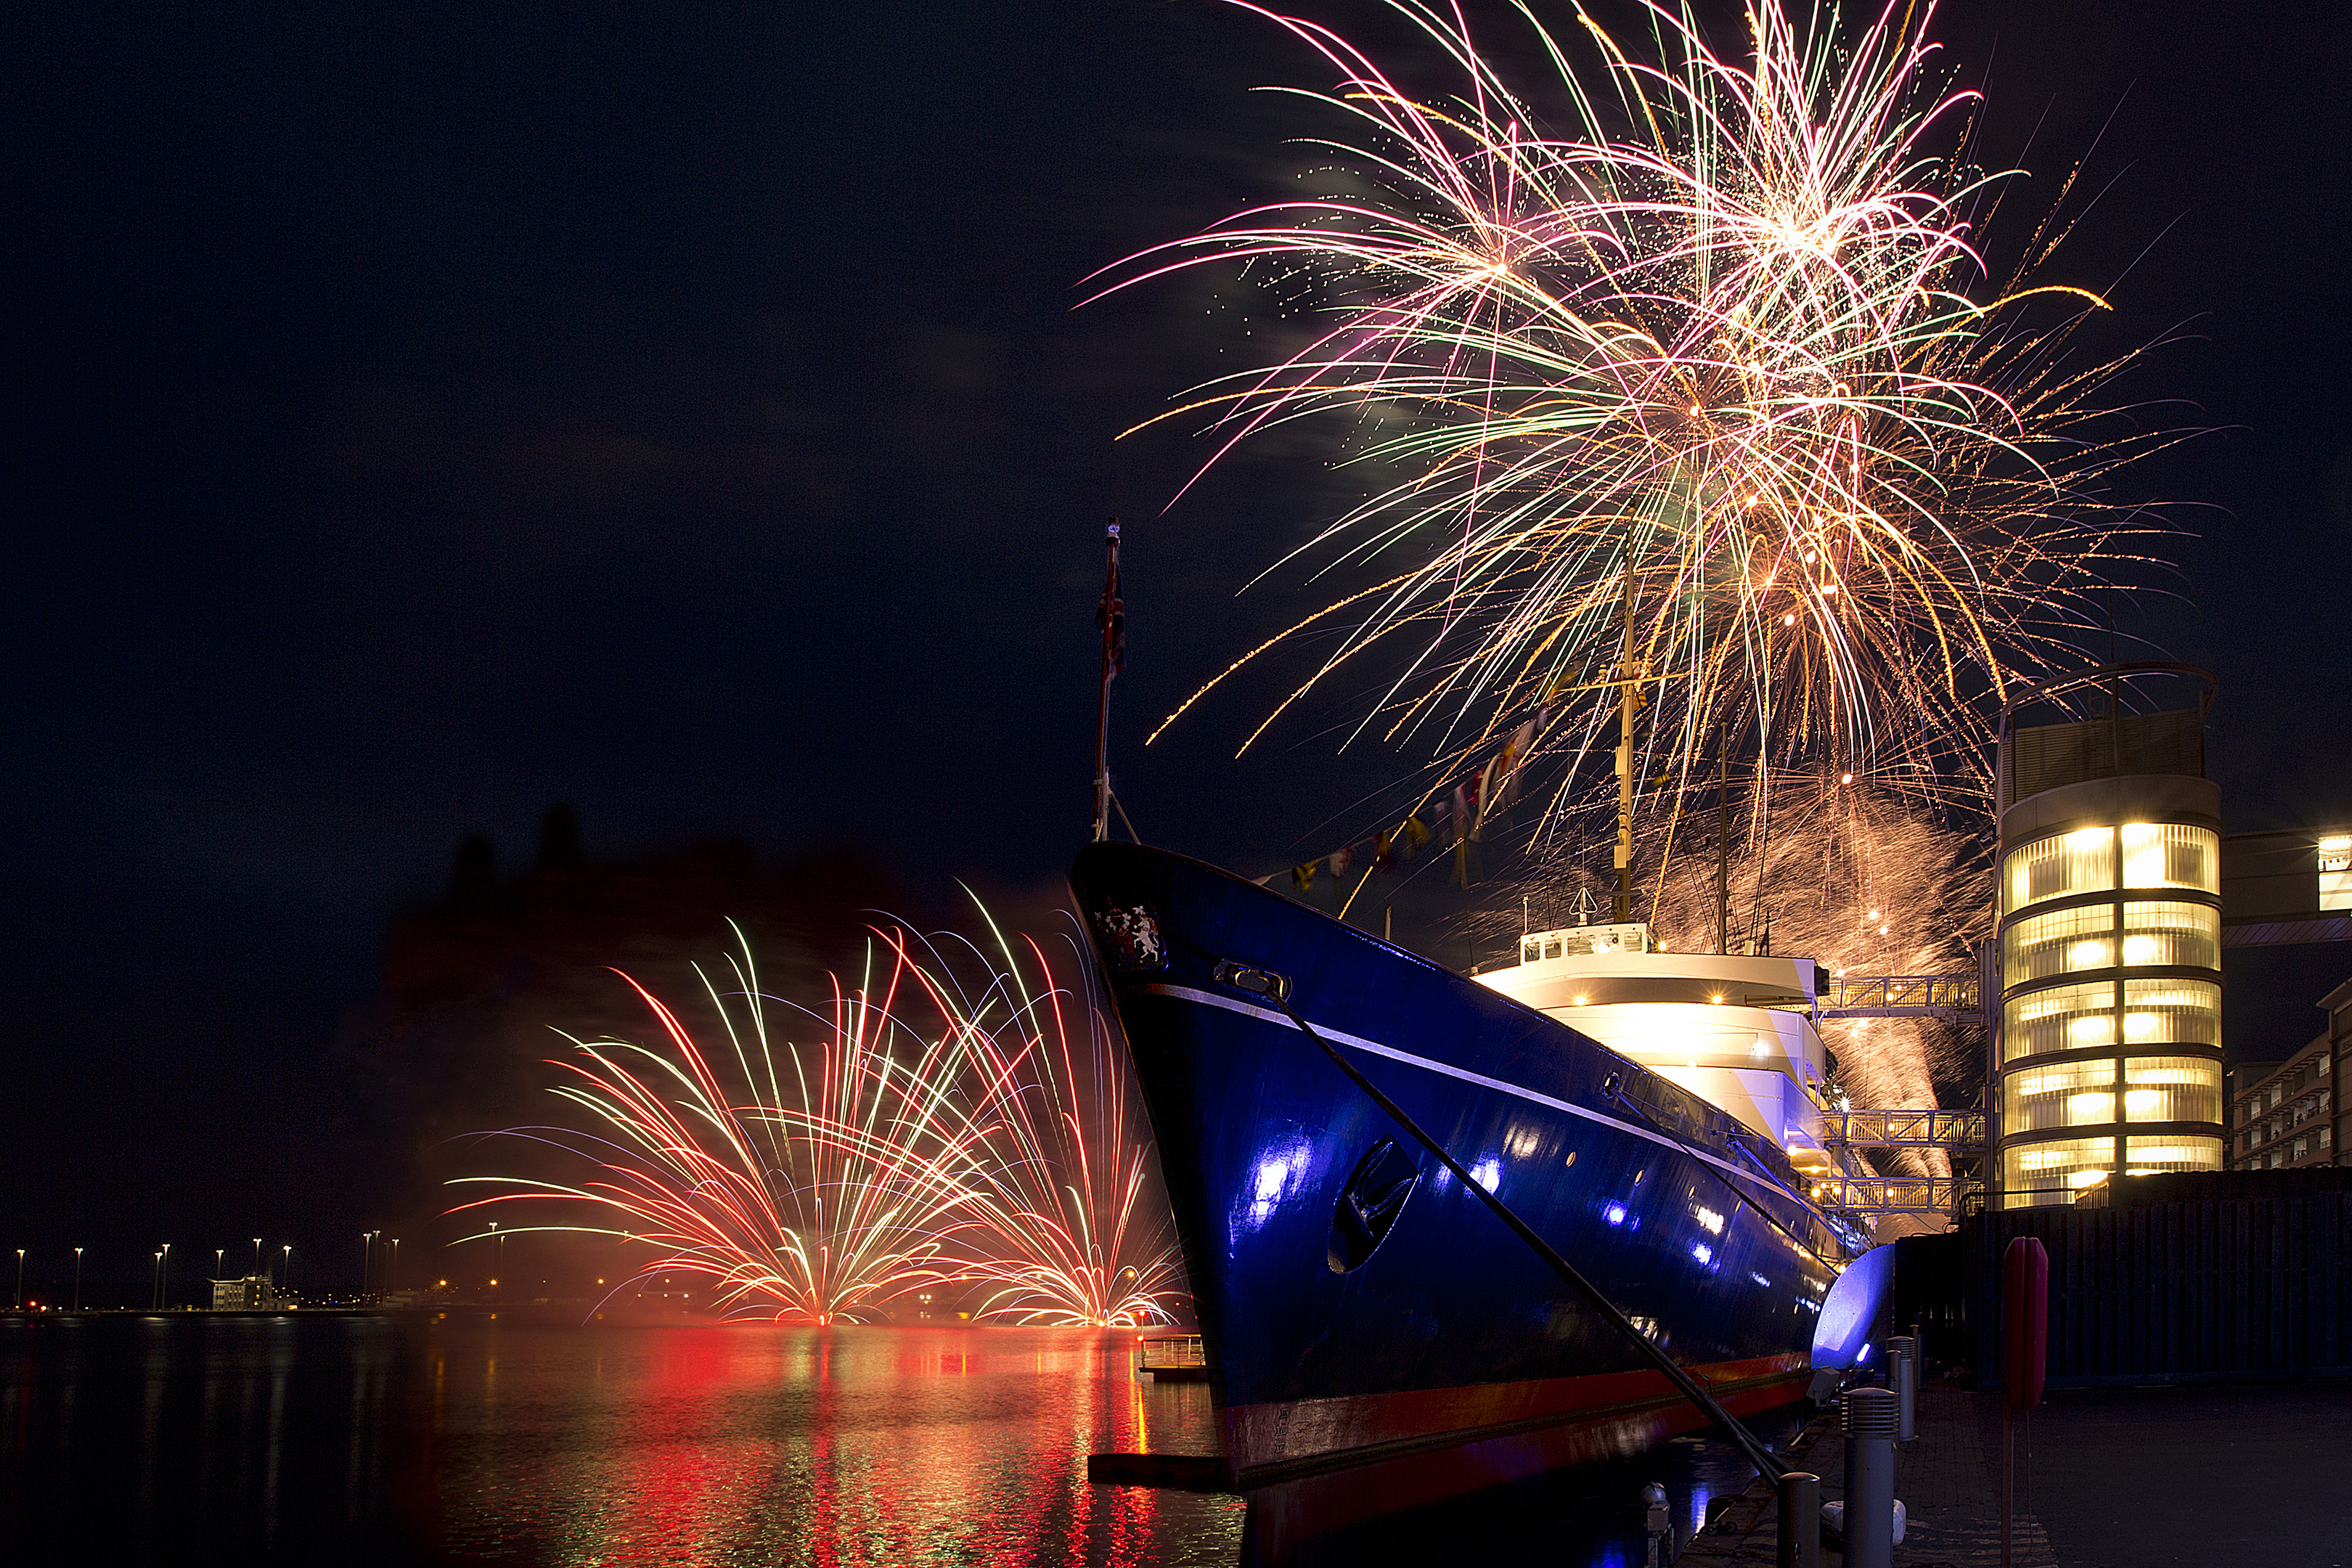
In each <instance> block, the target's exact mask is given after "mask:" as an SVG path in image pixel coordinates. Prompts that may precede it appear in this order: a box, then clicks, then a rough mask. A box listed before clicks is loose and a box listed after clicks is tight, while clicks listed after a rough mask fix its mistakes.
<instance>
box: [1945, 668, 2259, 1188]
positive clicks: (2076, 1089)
mask: <svg viewBox="0 0 2352 1568" xmlns="http://www.w3.org/2000/svg"><path fill="white" fill-rule="evenodd" d="M2158 674H2162V675H2172V676H2189V677H2191V678H2195V679H2201V680H2202V681H2203V682H2204V689H2203V690H2202V691H2200V693H2199V698H2198V702H2197V706H2196V707H2194V708H2192V709H2186V710H2174V711H2167V712H2154V713H2125V714H2122V715H2121V717H2120V718H2119V719H2118V718H2115V717H2103V718H2095V719H2090V720H2085V721H2076V722H2072V723H2061V724H2049V725H2042V726H2036V727H2030V728H2029V727H2020V726H2015V725H2013V724H2012V723H2011V715H2013V714H2014V712H2015V710H2016V706H2021V705H2013V706H2012V708H2011V714H2005V715H2004V716H2003V719H2002V724H2001V736H2000V863H1999V868H1998V873H1997V875H1998V878H1999V896H2000V935H1999V947H1998V953H1997V957H1996V963H1997V964H1998V966H1999V980H2000V1019H1999V1024H1998V1028H1997V1030H1996V1033H1995V1058H1994V1094H1993V1096H1992V1097H1991V1103H1992V1105H1993V1106H1994V1107H1995V1108H1996V1109H1997V1111H1998V1116H1999V1129H2000V1130H1999V1132H1998V1135H1997V1137H1996V1140H1995V1148H1994V1158H1993V1170H1992V1173H1991V1175H1992V1178H1993V1180H1994V1181H1995V1182H1996V1183H1998V1184H1999V1186H2000V1199H1999V1200H1998V1201H1999V1202H2000V1203H2001V1204H2002V1205H2004V1206H2007V1207H2011V1208H2021V1207H2028V1206H2032V1205H2041V1204H2067V1203H2073V1202H2074V1201H2075V1200H2076V1199H2077V1198H2079V1197H2080V1196H2082V1195H2083V1194H2084V1190H2085V1189H2087V1188H2091V1187H2095V1186H2097V1185H2098V1184H2100V1183H2102V1182H2105V1181H2106V1180H2107V1179H2108V1178H2110V1177H2112V1176H2116V1175H2118V1174H2120V1175H2123V1176H2132V1175H2142V1174H2147V1173H2154V1172H2158V1171H2214V1170H2220V1169H2221V1163H2222V1159H2221V1151H2222V1138H2223V1126H2222V1120H2221V792H2220V790H2219V789H2217V788H2216V787H2215V786H2214V785H2213V784H2211V783H2210V781H2208V780H2207V779H2206V778H2205V776H2204V773H2205V765H2204V762H2205V758H2204V752H2205V746H2204V716H2205V709H2206V707H2207V705H2208V703H2210V699H2211V686H2212V678H2211V677H2210V675H2208V674H2206V672H2204V671H2203V670H2200V669H2196V668H2192V667H2189V666H2181V665H2160V666H2159V665H2123V666H2116V667H2112V668H2107V669H2102V670H2096V671H2093V672H2091V673H2089V674H2087V675H2085V676H2083V677H2080V678H2077V679H2074V680H2070V681H2067V682H2064V683H2063V684H2062V685H2059V686H2055V687H2051V688H2047V689H2044V690H2042V692H2039V693H2037V694H2035V696H2034V698H2032V699H2031V700H2033V701H2041V700H2048V699H2051V698H2054V697H2058V696H2062V695H2063V694H2065V693H2066V692H2068V691H2079V690H2081V689H2084V688H2101V689H2104V690H2105V694H2106V700H2105V710H2106V712H2107V713H2108V714H2109V715H2114V714H2115V713H2116V710H2117V708H2118V707H2119V706H2120V703H2119V701H2118V698H2119V697H2121V696H2122V694H2123V692H2124V689H2125V688H2126V686H2127V685H2132V684H2136V683H2137V682H2138V681H2139V680H2142V679H2146V678H2147V677H2149V676H2153V675H2158Z"/></svg>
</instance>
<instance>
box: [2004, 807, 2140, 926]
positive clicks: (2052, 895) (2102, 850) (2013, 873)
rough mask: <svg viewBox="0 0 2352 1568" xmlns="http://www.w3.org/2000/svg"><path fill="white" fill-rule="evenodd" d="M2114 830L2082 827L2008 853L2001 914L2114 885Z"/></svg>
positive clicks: (2005, 863) (2005, 862)
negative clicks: (2071, 894)
mask: <svg viewBox="0 0 2352 1568" xmlns="http://www.w3.org/2000/svg"><path fill="white" fill-rule="evenodd" d="M2115 877H2116V835H2115V830H2114V829H2113V828H2107V827H2085V828H2081V829H2078V830H2077V831H2075V832H2073V833H2067V834H2062V835H2060V836H2059V837H2055V838H2044V839H2041V840H2039V841H2037V842H2035V843H2032V844H2028V845H2026V846H2025V847H2022V848H2021V849H2017V850H2014V851H2012V852H2011V855H2010V856H2009V858H2008V859H2007V860H2006V861H2004V862H2003V863H2002V867H2001V893H2002V910H2003V912H2005V913H2006V912H2009V911H2011V910H2021V909H2024V908H2025V907H2026V906H2027V905H2029V904H2038V903H2040V902H2041V901H2042V900H2044V899H2063V898H2064V897H2066V896H2067V895H2068V894H2070V893H2089V892H2096V891H2098V890H2099V889H2103V888H2112V887H2114V886H2115V885H2116V882H2115Z"/></svg>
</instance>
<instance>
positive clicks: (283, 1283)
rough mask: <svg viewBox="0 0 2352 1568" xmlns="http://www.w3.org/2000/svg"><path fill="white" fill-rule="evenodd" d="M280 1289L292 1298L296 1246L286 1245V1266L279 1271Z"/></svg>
mask: <svg viewBox="0 0 2352 1568" xmlns="http://www.w3.org/2000/svg"><path fill="white" fill-rule="evenodd" d="M278 1289H280V1290H283V1291H285V1292H286V1293H287V1294H288V1295H289V1296H291V1295H292V1294H293V1293H294V1244H293V1243H292V1242H290V1241H289V1242H288V1243H287V1244H286V1266H285V1267H284V1268H280V1269H279V1270H278Z"/></svg>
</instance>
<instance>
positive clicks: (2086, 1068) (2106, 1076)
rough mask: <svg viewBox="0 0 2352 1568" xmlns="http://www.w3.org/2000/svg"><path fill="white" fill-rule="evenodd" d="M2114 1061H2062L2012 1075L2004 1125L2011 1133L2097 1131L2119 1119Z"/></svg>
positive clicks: (2002, 1121) (2004, 1111) (2005, 1100)
mask: <svg viewBox="0 0 2352 1568" xmlns="http://www.w3.org/2000/svg"><path fill="white" fill-rule="evenodd" d="M2115 1087H2116V1064H2115V1061H2114V1059H2113V1058H2097V1059H2095V1060H2092V1061H2086V1062H2060V1063H2053V1065H2051V1066H2049V1067H2043V1068H2027V1069H2026V1070H2025V1071H2023V1072H2015V1073H2011V1074H2010V1075H2009V1079H2008V1082H2007V1085H2006V1088H2007V1090H2008V1093H2007V1096H2006V1098H2005V1099H2004V1100H2003V1102H2002V1110H2001V1126H2002V1127H2003V1128H2004V1129H2005V1130H2006V1131H2011V1132H2039V1131H2044V1130H2046V1129H2048V1128H2052V1127H2084V1126H2097V1125H2099V1124H2100V1123H2102V1122H2108V1121H2114V1120H2115V1119H2116V1096H2115Z"/></svg>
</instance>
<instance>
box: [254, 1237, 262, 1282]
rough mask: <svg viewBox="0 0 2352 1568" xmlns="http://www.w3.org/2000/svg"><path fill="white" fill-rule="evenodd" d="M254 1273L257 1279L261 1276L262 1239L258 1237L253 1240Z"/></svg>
mask: <svg viewBox="0 0 2352 1568" xmlns="http://www.w3.org/2000/svg"><path fill="white" fill-rule="evenodd" d="M253 1272H254V1275H255V1277H256V1278H258V1277H259V1276H260V1274H261V1237H254V1238H253Z"/></svg>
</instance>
